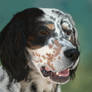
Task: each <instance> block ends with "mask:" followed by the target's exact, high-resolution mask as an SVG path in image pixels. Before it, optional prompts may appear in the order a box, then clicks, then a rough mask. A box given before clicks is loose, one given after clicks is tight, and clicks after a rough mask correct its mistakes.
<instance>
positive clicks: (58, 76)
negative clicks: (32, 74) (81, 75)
mask: <svg viewBox="0 0 92 92" xmlns="http://www.w3.org/2000/svg"><path fill="white" fill-rule="evenodd" d="M41 72H42V74H43V76H44V77H50V79H51V80H53V81H55V82H60V83H63V82H66V81H67V80H68V79H69V76H70V69H69V68H67V69H65V70H63V71H60V72H52V71H51V70H46V68H45V67H42V68H41Z"/></svg>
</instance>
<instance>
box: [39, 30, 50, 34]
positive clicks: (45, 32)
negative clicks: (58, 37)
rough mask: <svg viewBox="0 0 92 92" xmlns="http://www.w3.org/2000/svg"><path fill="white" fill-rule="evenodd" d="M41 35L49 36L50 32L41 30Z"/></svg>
mask: <svg viewBox="0 0 92 92" xmlns="http://www.w3.org/2000/svg"><path fill="white" fill-rule="evenodd" d="M40 34H41V35H48V34H49V32H48V31H44V30H41V31H40Z"/></svg>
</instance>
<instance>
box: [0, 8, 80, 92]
mask: <svg viewBox="0 0 92 92" xmlns="http://www.w3.org/2000/svg"><path fill="white" fill-rule="evenodd" d="M79 54H80V52H79V44H78V33H77V30H76V28H75V24H74V22H73V19H72V17H71V16H70V15H69V14H66V13H64V12H62V11H60V10H58V9H49V8H29V9H25V10H23V11H21V12H19V13H17V14H15V15H14V17H13V18H12V19H11V21H10V22H9V23H8V24H7V25H6V26H5V27H4V29H3V30H2V31H1V32H0V60H1V64H2V66H0V92H60V88H59V87H58V85H59V84H65V83H67V82H68V81H69V80H71V79H72V78H73V77H74V74H75V71H76V69H77V66H78V63H79Z"/></svg>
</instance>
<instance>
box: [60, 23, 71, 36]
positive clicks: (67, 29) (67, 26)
mask: <svg viewBox="0 0 92 92" xmlns="http://www.w3.org/2000/svg"><path fill="white" fill-rule="evenodd" d="M61 26H62V29H63V31H64V32H65V33H66V34H67V35H70V34H71V32H72V30H71V29H70V28H69V24H68V23H65V22H64V23H62V24H61Z"/></svg>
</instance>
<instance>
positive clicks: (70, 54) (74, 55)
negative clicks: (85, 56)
mask: <svg viewBox="0 0 92 92" xmlns="http://www.w3.org/2000/svg"><path fill="white" fill-rule="evenodd" d="M79 54H80V52H79V51H78V49H68V50H66V51H64V55H65V56H66V57H67V58H69V59H70V60H72V61H76V60H77V59H78V57H79Z"/></svg>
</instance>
